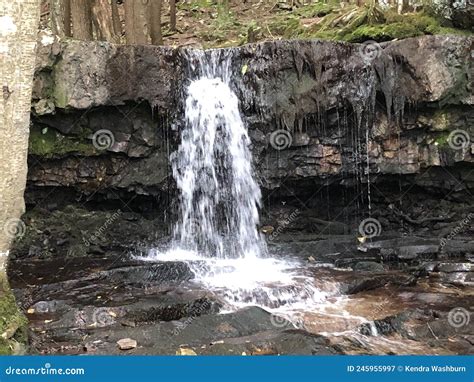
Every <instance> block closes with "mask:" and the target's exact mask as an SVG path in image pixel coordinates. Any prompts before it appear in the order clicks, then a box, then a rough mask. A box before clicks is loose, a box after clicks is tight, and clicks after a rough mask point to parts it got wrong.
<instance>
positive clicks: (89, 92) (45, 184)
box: [29, 36, 474, 202]
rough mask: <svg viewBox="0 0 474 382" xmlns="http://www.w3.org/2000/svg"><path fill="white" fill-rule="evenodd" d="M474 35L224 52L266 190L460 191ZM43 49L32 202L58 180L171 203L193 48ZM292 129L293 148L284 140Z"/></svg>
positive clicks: (467, 183) (81, 189) (470, 121)
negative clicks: (387, 183)
mask: <svg viewBox="0 0 474 382" xmlns="http://www.w3.org/2000/svg"><path fill="white" fill-rule="evenodd" d="M473 42H474V39H472V38H469V37H460V36H425V37H420V38H413V39H407V40H403V41H394V42H389V43H383V44H380V45H379V44H376V43H374V44H373V45H368V44H362V45H359V44H347V43H338V42H329V41H319V40H314V41H276V42H266V43H262V44H256V45H247V46H243V47H240V48H232V49H223V50H220V51H218V52H214V53H213V54H214V55H217V56H220V57H221V58H222V59H224V58H226V57H228V56H231V58H232V70H233V73H234V75H233V78H232V83H233V87H234V90H235V91H236V92H237V94H238V96H239V99H240V100H241V110H242V113H243V115H244V119H245V121H246V123H247V126H248V128H249V131H250V135H251V137H252V141H253V152H254V159H255V168H256V172H257V175H258V177H259V180H260V183H261V185H262V187H263V189H264V191H270V190H274V189H278V191H279V192H278V194H279V195H280V196H283V197H284V196H289V195H293V194H295V195H298V194H300V195H301V194H304V193H305V192H307V191H308V184H312V185H314V184H325V185H328V184H341V185H345V186H355V185H356V184H367V183H368V182H372V183H374V184H375V183H376V182H377V181H380V180H384V179H386V178H387V177H393V176H398V177H399V176H401V175H405V176H406V177H405V178H404V179H407V181H408V182H410V183H411V184H416V185H418V186H421V187H430V188H435V189H444V190H449V189H452V188H453V187H454V185H453V181H454V182H455V185H456V188H457V190H458V191H459V190H460V189H469V188H471V187H472V179H470V178H469V177H468V175H469V171H470V166H471V164H472V160H473V156H472V143H471V137H472V135H473V129H474V111H473V107H472V105H473V104H474V95H473V92H472V74H473V71H472V59H471V54H472V49H473ZM41 49H42V50H43V51H42V52H40V59H39V61H38V66H37V71H36V80H35V91H34V95H33V98H34V107H33V110H34V123H33V126H32V138H31V144H30V146H31V147H30V172H29V190H30V196H31V200H32V201H34V200H36V199H37V195H36V193H37V192H40V190H41V189H45V188H49V187H53V188H57V187H67V188H72V189H74V190H75V191H76V192H77V193H78V194H79V195H83V194H86V195H91V194H95V199H97V200H101V199H103V198H106V199H117V198H119V197H120V198H125V197H126V198H129V197H133V196H134V195H144V196H146V197H154V198H157V199H156V200H158V201H161V202H164V201H165V200H167V199H166V198H167V195H168V193H169V192H170V191H171V192H172V191H173V181H172V179H171V177H170V171H169V157H170V154H172V152H173V151H174V150H175V149H176V147H177V144H178V143H179V142H178V139H179V130H180V128H182V126H183V118H182V113H183V107H182V106H183V98H184V94H185V89H186V84H187V81H189V80H188V78H189V73H191V72H192V65H190V64H192V57H193V54H192V51H188V52H184V51H182V50H175V49H170V48H161V47H154V46H114V45H111V44H107V43H103V42H78V41H68V42H64V43H61V44H59V43H54V44H52V45H50V46H48V47H42V48H41ZM190 57H191V58H190ZM101 130H109V131H110V132H111V133H112V134H113V140H114V142H113V145H111V146H109V147H108V150H102V151H101V150H100V148H99V149H98V148H97V145H96V146H95V147H94V146H93V144H92V138H93V136H94V133H97V132H98V131H101ZM281 131H284V134H285V135H284V136H283V138H284V139H289V140H288V143H289V142H290V141H291V145H287V144H285V143H287V142H286V141H283V149H275V145H272V139H273V140H275V139H278V136H279V135H280V136H281ZM453 132H454V133H453ZM272 133H273V135H272ZM272 137H273V138H272ZM288 137H289V138H288ZM280 138H281V137H280ZM273 143H274V142H273ZM281 143H282V142H280V144H281ZM442 168H444V169H449V174H450V175H449V176H446V174H445V171H444V170H442ZM283 186H285V187H286V188H289V189H291V191H290V190H285V188H284V187H283ZM312 188H314V186H311V187H310V189H312ZM33 191H34V192H33Z"/></svg>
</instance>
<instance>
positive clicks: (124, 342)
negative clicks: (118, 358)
mask: <svg viewBox="0 0 474 382" xmlns="http://www.w3.org/2000/svg"><path fill="white" fill-rule="evenodd" d="M117 345H118V347H119V349H120V350H131V349H135V348H136V347H137V341H135V340H132V339H131V338H123V339H121V340H118V341H117Z"/></svg>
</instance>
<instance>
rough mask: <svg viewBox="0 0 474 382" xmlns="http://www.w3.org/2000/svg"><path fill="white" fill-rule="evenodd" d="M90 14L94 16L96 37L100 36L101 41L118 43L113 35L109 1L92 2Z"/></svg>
mask: <svg viewBox="0 0 474 382" xmlns="http://www.w3.org/2000/svg"><path fill="white" fill-rule="evenodd" d="M92 13H93V15H94V23H95V25H96V29H97V36H100V39H101V40H105V41H109V42H113V43H118V42H119V41H118V38H117V35H116V34H115V29H114V24H113V18H112V6H111V4H110V0H94V3H93V5H92Z"/></svg>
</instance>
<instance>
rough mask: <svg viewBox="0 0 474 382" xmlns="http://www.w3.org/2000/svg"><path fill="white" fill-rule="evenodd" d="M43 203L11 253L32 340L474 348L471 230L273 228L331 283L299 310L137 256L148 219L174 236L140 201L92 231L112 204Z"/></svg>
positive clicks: (377, 349) (100, 347)
mask: <svg viewBox="0 0 474 382" xmlns="http://www.w3.org/2000/svg"><path fill="white" fill-rule="evenodd" d="M43 214H44V215H43V216H42V217H41V218H40V217H39V216H36V217H35V219H34V220H33V221H30V222H29V223H30V227H31V229H32V230H33V231H34V235H35V236H34V240H33V241H32V242H30V243H27V240H28V238H29V237H28V236H26V237H25V240H24V241H23V243H24V245H20V246H17V248H16V249H15V250H14V252H13V253H12V260H11V262H10V267H9V277H10V281H11V284H12V287H13V289H14V293H15V295H16V297H17V300H18V303H19V304H20V306H21V307H22V309H23V311H24V312H25V314H26V315H27V317H28V319H29V322H30V330H29V332H30V346H31V348H30V351H31V352H33V353H36V352H38V353H41V354H119V353H120V354H123V353H126V354H194V353H195V354H247V355H250V354H255V355H257V354H262V355H263V354H470V353H472V352H473V350H474V340H473V337H472V333H473V322H472V320H471V319H470V315H471V311H472V307H473V306H474V293H473V290H474V289H473V288H472V286H473V285H474V268H473V265H472V264H473V263H472V260H473V258H472V255H473V252H474V244H473V243H472V240H470V237H462V236H460V237H457V238H455V239H452V240H450V241H449V242H447V243H446V244H445V245H441V244H440V240H439V239H438V238H433V237H426V236H425V237H422V236H405V237H403V238H399V237H398V238H397V237H395V235H393V234H390V233H389V234H387V235H386V236H382V237H379V238H377V239H376V240H370V241H369V242H365V243H360V242H359V241H358V240H357V237H356V236H354V235H338V236H334V235H331V236H322V235H315V234H310V233H307V234H301V233H300V234H291V235H288V234H284V233H282V234H281V235H280V236H279V237H278V239H274V240H271V241H270V246H269V251H270V253H272V255H273V256H274V257H275V258H276V259H278V258H283V259H288V258H292V259H294V262H293V264H294V267H295V269H296V272H297V273H298V274H300V275H301V276H303V275H304V276H305V282H307V281H308V280H310V282H311V284H312V285H313V286H314V287H315V288H316V289H318V290H319V291H321V293H322V295H323V297H322V298H321V299H320V300H319V301H318V302H317V304H314V303H313V302H312V301H309V300H308V301H307V305H306V306H305V305H304V304H303V305H301V306H297V307H296V308H295V309H291V311H289V310H288V309H287V306H286V305H285V304H286V301H285V299H284V298H281V299H280V300H279V301H278V303H277V304H276V305H271V304H269V303H267V302H266V301H265V300H264V299H263V300H262V301H261V304H257V305H260V306H255V305H254V303H253V302H252V300H249V301H248V303H247V304H244V305H247V306H240V307H237V308H236V307H235V306H234V307H232V306H229V299H226V298H223V293H222V290H221V291H218V290H209V289H207V288H206V287H205V285H203V284H202V283H201V282H200V280H198V279H196V277H195V274H194V273H193V271H192V268H191V267H190V264H189V263H187V262H180V261H168V262H163V261H151V262H150V261H143V260H140V259H139V258H138V257H137V256H141V255H145V256H146V255H148V251H147V247H145V246H143V247H142V248H140V246H137V245H136V243H135V242H134V241H133V240H129V238H130V237H131V235H130V233H132V232H135V230H137V231H140V232H141V233H144V232H146V231H145V229H144V227H148V233H151V232H153V235H156V234H157V232H159V235H161V239H162V240H160V238H159V237H158V238H157V237H156V236H155V238H154V240H156V241H155V242H156V243H160V242H165V241H166V239H167V236H166V232H163V231H161V233H160V231H157V230H155V229H151V227H155V225H154V222H153V220H146V219H144V218H143V217H141V216H140V215H139V214H133V213H124V214H122V215H121V216H120V217H117V218H116V219H115V220H114V224H113V229H109V230H108V233H107V234H105V235H104V236H102V237H101V238H100V239H98V241H96V242H95V243H93V244H91V243H89V244H90V245H87V243H86V244H85V243H84V242H83V241H82V238H79V237H75V235H74V234H73V231H81V230H82V229H89V230H90V229H92V228H93V227H94V228H96V229H100V227H101V224H102V225H103V221H104V219H105V220H106V219H110V217H111V216H113V215H112V214H111V213H107V212H90V211H85V210H77V209H76V210H74V209H72V208H68V209H67V210H66V211H55V212H53V213H50V212H46V211H43ZM86 216H87V219H85V217H86ZM72 222H75V223H74V225H70V224H71V223H72ZM122 230H124V231H122ZM123 232H128V233H129V234H128V235H127V236H123ZM62 234H63V235H65V236H66V238H62V237H61V235H62ZM144 240H145V239H144ZM143 242H145V241H143ZM72 248H76V250H73V249H72ZM77 248H82V249H83V251H82V252H81V251H79V250H77ZM295 269H293V271H294V270H295ZM266 271H267V272H268V269H260V270H259V272H262V273H265V272H266ZM297 285H298V284H294V285H293V287H295V286H296V287H297ZM273 288H275V289H278V288H283V287H282V286H278V285H274V286H273ZM265 305H267V306H265ZM123 339H130V340H132V343H131V345H130V346H128V347H130V348H129V349H128V350H121V349H120V347H119V345H118V344H117V342H118V341H120V340H123ZM135 341H136V344H135ZM122 347H123V344H122ZM126 347H127V346H125V348H126Z"/></svg>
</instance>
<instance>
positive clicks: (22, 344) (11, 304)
mask: <svg viewBox="0 0 474 382" xmlns="http://www.w3.org/2000/svg"><path fill="white" fill-rule="evenodd" d="M6 260H7V255H6V254H1V253H0V355H15V354H23V353H25V352H26V343H27V333H28V329H27V324H28V321H27V319H26V318H25V316H24V315H23V314H22V313H21V311H20V309H19V307H18V305H17V304H16V300H15V297H14V296H13V293H12V291H11V289H10V286H9V284H8V280H7V274H6V269H5V264H6Z"/></svg>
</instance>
